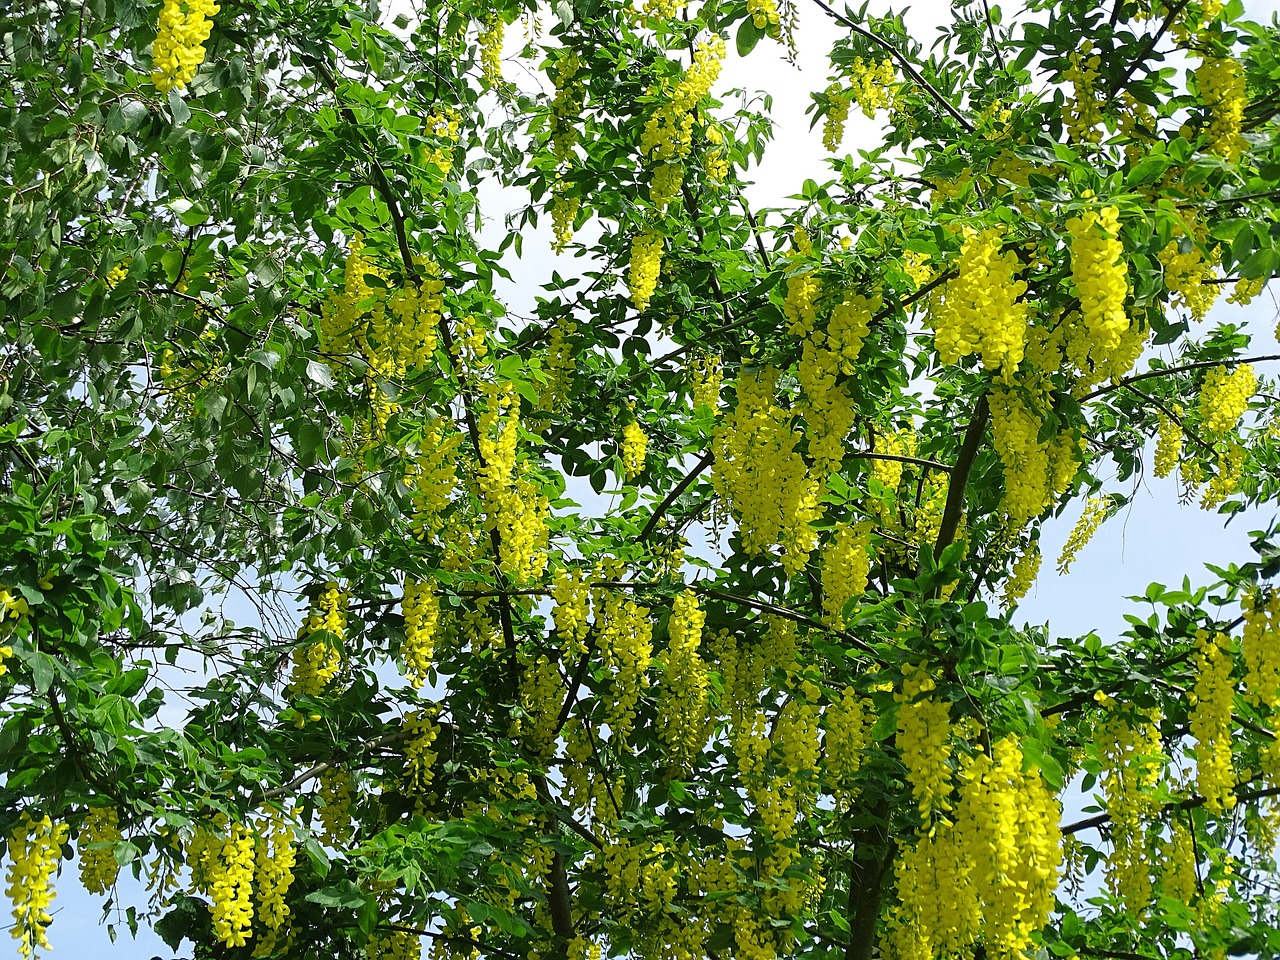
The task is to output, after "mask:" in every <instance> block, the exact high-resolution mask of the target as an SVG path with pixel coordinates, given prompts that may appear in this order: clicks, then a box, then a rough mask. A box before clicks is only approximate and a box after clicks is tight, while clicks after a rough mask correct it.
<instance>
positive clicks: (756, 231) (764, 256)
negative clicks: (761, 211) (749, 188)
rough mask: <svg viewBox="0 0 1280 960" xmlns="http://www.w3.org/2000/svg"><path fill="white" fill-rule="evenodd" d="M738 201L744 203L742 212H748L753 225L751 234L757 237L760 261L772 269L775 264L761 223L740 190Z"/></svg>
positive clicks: (749, 220)
mask: <svg viewBox="0 0 1280 960" xmlns="http://www.w3.org/2000/svg"><path fill="white" fill-rule="evenodd" d="M738 203H739V204H741V205H742V212H743V213H744V214H746V217H747V223H748V225H750V227H751V236H753V237H754V238H755V241H756V250H757V251H759V253H760V262H761V263H763V264H764V268H765V269H766V270H772V269H773V264H772V263H770V262H769V251H768V250H766V249H765V248H764V238H763V237H762V236H760V225H759V224H758V223H756V215H755V214H754V213H752V212H751V208H750V207H749V206H747V198H746V197H744V196H743V195H742V193H741V191H739V193H738Z"/></svg>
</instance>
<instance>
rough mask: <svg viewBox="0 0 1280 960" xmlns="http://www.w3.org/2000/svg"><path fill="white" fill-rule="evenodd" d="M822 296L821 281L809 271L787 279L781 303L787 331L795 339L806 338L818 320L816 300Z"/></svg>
mask: <svg viewBox="0 0 1280 960" xmlns="http://www.w3.org/2000/svg"><path fill="white" fill-rule="evenodd" d="M821 296H822V281H821V280H819V279H818V275H817V274H816V273H814V272H813V271H811V270H809V271H806V272H804V273H797V274H793V275H792V276H790V277H787V294H786V297H785V298H784V299H783V301H782V313H783V316H785V317H786V318H787V320H789V321H790V325H789V326H788V328H787V331H788V332H789V333H791V334H792V335H794V336H797V337H807V336H808V335H809V334H810V333H811V332H812V331H813V326H814V323H815V321H816V320H817V319H818V298H819V297H821Z"/></svg>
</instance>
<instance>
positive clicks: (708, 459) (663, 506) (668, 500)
mask: <svg viewBox="0 0 1280 960" xmlns="http://www.w3.org/2000/svg"><path fill="white" fill-rule="evenodd" d="M715 458H716V455H715V451H714V450H708V451H707V452H706V453H704V454H703V455H702V457H701V459H699V460H698V462H697V463H695V464H694V465H693V468H692V469H691V470H690V471H689V472H688V473H686V474H685V475H684V476H683V477H682V478H681V480H680V482H679V483H677V484H676V485H675V486H674V487H672V488H671V492H670V493H668V494H667V495H666V496H665V497H663V498H662V502H661V503H660V504H658V506H657V507H656V508H655V509H654V511H653V513H652V514H651V515H650V517H649V521H648V522H647V523H646V524H645V525H644V529H643V530H641V531H640V533H639V534H638V535H637V536H636V542H638V543H644V542H645V541H646V540H648V539H649V537H650V535H651V534H652V533H653V531H654V530H655V529H656V528H657V526H658V521H659V520H661V519H662V516H663V514H665V513H666V512H667V511H668V510H669V509H670V508H671V505H672V504H673V503H675V502H676V500H678V499H679V498H680V495H681V494H682V493H684V492H685V491H686V490H688V489H689V487H690V485H692V483H693V481H694V480H696V479H698V474H700V473H702V471H703V470H705V469H707V467H709V466H711V463H712V461H713V460H715Z"/></svg>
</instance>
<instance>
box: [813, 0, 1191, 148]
mask: <svg viewBox="0 0 1280 960" xmlns="http://www.w3.org/2000/svg"><path fill="white" fill-rule="evenodd" d="M813 2H814V3H816V4H817V5H818V6H819V7H821V8H822V10H823V12H825V13H826V15H827V16H829V17H830V18H831V19H832V20H834V21H836V23H838V24H840V25H841V26H843V27H848V28H849V29H850V30H852V31H853V32H854V33H856V34H858V35H859V36H861V37H865V38H866V39H868V40H870V41H871V42H872V43H874V44H877V45H878V46H880V47H882V48H883V49H884V50H885V52H886V53H888V54H889V56H891V57H893V59H894V60H897V61H898V64H899V66H901V67H902V69H903V71H904V72H905V73H906V74H907V76H909V77H910V78H911V79H912V80H914V81H915V82H916V83H918V84H920V86H922V87H924V89H925V90H927V91H928V93H929V95H930V96H931V97H933V99H934V100H936V101H937V102H938V103H939V104H940V105H941V106H942V107H943V108H944V109H945V110H946V111H947V113H949V114H951V116H952V117H954V118H955V120H956V122H957V123H959V124H960V126H962V127H963V128H964V129H965V132H966V133H973V124H972V123H970V122H969V121H968V120H967V119H965V116H964V114H962V113H961V112H960V111H959V110H957V109H956V108H955V107H954V106H952V104H951V102H950V101H949V100H947V98H946V97H944V96H943V95H942V94H941V92H939V90H938V88H937V87H935V86H934V85H933V84H931V83H930V82H929V81H928V80H926V79H925V78H924V77H923V76H922V75H921V73H920V71H919V70H917V69H916V68H915V65H914V64H912V62H911V61H910V60H908V59H907V58H906V57H905V56H904V55H903V54H902V53H900V52H899V51H898V48H897V47H895V46H894V45H893V44H891V43H890V42H889V41H888V40H885V39H883V38H882V37H878V36H876V35H875V34H874V33H872V32H871V31H870V30H868V29H867V28H866V27H863V26H861V25H860V24H857V23H854V22H853V21H852V20H850V19H849V18H848V17H845V16H842V15H840V14H839V13H836V11H835V10H833V9H832V8H831V7H829V6H828V5H827V4H826V3H825V2H824V0H813ZM1183 2H1184V3H1185V2H1186V0H1183Z"/></svg>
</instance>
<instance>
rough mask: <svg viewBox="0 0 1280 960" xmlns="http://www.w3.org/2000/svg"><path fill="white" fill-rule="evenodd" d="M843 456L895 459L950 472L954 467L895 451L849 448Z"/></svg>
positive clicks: (865, 458)
mask: <svg viewBox="0 0 1280 960" xmlns="http://www.w3.org/2000/svg"><path fill="white" fill-rule="evenodd" d="M845 456H846V457H853V458H861V459H864V460H896V461H897V462H898V463H910V464H914V465H915V466H917V467H928V468H929V469H930V470H941V471H942V472H943V473H951V471H953V470H954V469H955V467H953V466H951V465H950V464H947V463H940V462H939V461H937V460H925V459H923V458H922V457H904V456H900V455H898V454H896V453H877V452H876V451H875V450H851V451H850V452H849V453H846V454H845Z"/></svg>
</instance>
